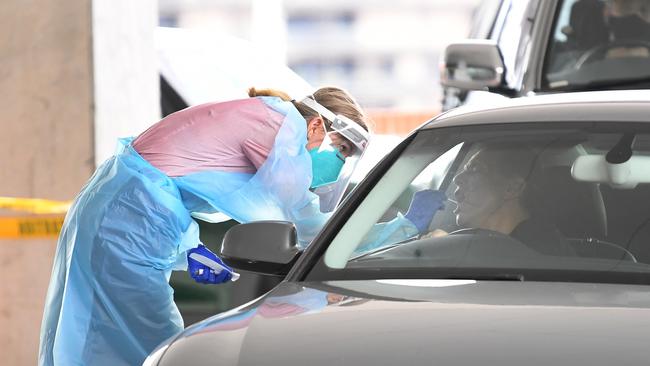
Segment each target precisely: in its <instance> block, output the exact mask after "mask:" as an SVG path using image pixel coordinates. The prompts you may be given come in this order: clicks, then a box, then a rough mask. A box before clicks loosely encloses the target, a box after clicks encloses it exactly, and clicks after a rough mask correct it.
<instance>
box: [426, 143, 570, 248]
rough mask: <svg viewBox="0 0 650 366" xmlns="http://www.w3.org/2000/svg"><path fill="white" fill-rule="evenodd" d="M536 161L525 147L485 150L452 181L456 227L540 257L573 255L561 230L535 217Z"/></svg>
mask: <svg viewBox="0 0 650 366" xmlns="http://www.w3.org/2000/svg"><path fill="white" fill-rule="evenodd" d="M536 160H537V154H536V153H535V151H534V150H532V149H531V148H528V147H526V146H525V145H523V144H516V143H508V144H505V143H485V144H482V145H481V146H480V148H479V150H478V151H477V152H476V153H475V154H474V155H473V156H472V157H471V158H470V159H469V160H468V162H467V164H465V166H464V167H463V168H462V169H461V170H460V172H459V173H458V174H457V175H456V176H455V177H454V183H455V184H456V186H457V188H456V190H455V191H454V198H455V201H456V205H457V207H456V209H455V210H454V214H455V216H456V223H457V225H458V226H459V227H461V228H475V229H484V230H490V231H496V232H499V233H502V234H507V235H510V236H511V237H512V238H514V239H517V240H518V241H520V242H522V243H524V244H525V245H526V246H528V247H529V248H531V249H533V250H535V251H537V252H539V253H542V254H547V255H572V254H573V250H572V249H571V248H570V247H569V245H568V243H567V242H566V240H565V239H564V238H563V236H562V234H561V233H560V232H559V231H558V230H557V228H556V227H555V226H554V225H553V224H552V223H551V222H549V221H548V220H545V219H544V218H542V215H540V214H537V211H538V210H537V207H536V203H535V202H534V201H535V197H539V195H538V193H537V192H536V191H537V189H536V187H535V179H534V177H533V176H534V174H533V171H534V168H535V165H536ZM436 235H440V231H438V232H437V234H436V233H433V235H432V236H436Z"/></svg>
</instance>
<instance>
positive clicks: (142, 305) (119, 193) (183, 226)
mask: <svg viewBox="0 0 650 366" xmlns="http://www.w3.org/2000/svg"><path fill="white" fill-rule="evenodd" d="M262 99H263V101H264V103H266V104H267V105H268V106H269V107H270V108H272V109H274V110H276V111H278V112H280V113H282V114H283V115H284V116H285V119H284V121H283V123H282V125H281V127H280V129H279V131H278V133H277V135H276V138H275V143H274V145H273V149H272V150H271V152H270V154H269V156H268V157H267V159H266V161H265V162H264V164H263V165H262V166H261V167H260V168H259V169H258V171H257V172H256V173H255V174H244V173H233V172H222V171H216V170H210V171H202V172H198V173H194V174H189V175H186V176H180V177H173V178H170V177H168V176H167V175H165V174H163V173H162V172H161V171H160V170H158V169H156V168H155V167H153V166H152V165H151V164H149V163H148V162H147V161H146V160H145V159H143V158H142V157H141V156H140V155H139V154H138V153H137V152H136V151H135V150H134V149H133V148H132V147H131V145H130V140H122V141H120V146H119V149H118V151H117V153H116V154H115V156H113V157H112V158H110V159H109V160H107V161H106V162H105V163H104V164H102V165H101V166H100V167H99V168H98V169H97V171H96V172H95V174H94V175H93V176H92V178H91V179H90V180H89V181H88V183H87V184H86V185H85V186H84V187H83V189H82V191H81V192H80V194H79V195H78V196H77V198H76V199H75V201H74V203H73V205H72V207H71V209H70V210H69V212H68V214H67V216H66V219H65V222H64V225H63V229H62V232H61V235H60V237H59V241H58V246H57V250H56V255H55V259H54V266H53V270H52V277H51V280H50V286H49V289H48V294H47V298H46V305H45V312H44V316H43V323H42V327H41V342H40V354H39V364H40V365H139V364H141V363H142V361H143V360H144V359H145V358H146V356H147V355H148V354H149V353H150V352H151V351H152V350H153V349H154V348H155V347H156V346H157V345H158V344H159V343H161V342H162V341H164V340H166V339H167V338H169V337H171V336H173V335H174V334H176V333H177V332H179V331H181V330H182V329H183V320H182V318H181V315H180V313H179V311H178V309H177V307H176V305H175V304H174V302H173V290H172V288H171V287H170V286H169V283H168V281H169V277H170V274H171V271H172V270H173V269H182V270H185V269H186V268H187V261H186V251H187V250H189V249H191V248H194V247H196V246H197V245H198V244H199V243H200V241H199V230H198V225H197V223H196V222H195V221H194V220H193V219H192V217H191V216H190V213H192V212H217V211H218V212H223V213H225V214H226V215H228V216H230V217H232V218H233V219H235V220H237V221H239V222H248V221H252V220H260V219H266V220H274V219H277V220H289V221H293V222H294V223H295V224H296V226H297V229H298V234H299V241H300V243H301V244H302V245H306V244H307V243H309V241H310V240H311V238H313V236H314V235H315V234H316V233H317V232H318V231H319V230H320V228H321V227H322V225H323V224H324V222H325V221H326V220H327V219H328V218H329V215H327V214H321V213H320V210H319V206H318V196H316V195H315V194H313V193H311V192H310V191H309V185H310V182H311V160H310V158H309V154H308V153H307V150H306V148H305V145H306V142H307V141H306V135H307V133H306V122H305V120H304V118H303V117H302V116H301V115H300V114H299V113H298V111H297V110H296V109H295V108H294V107H293V105H292V104H291V103H288V102H283V101H281V100H280V99H278V98H272V97H271V98H262Z"/></svg>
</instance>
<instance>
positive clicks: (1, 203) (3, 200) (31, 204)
mask: <svg viewBox="0 0 650 366" xmlns="http://www.w3.org/2000/svg"><path fill="white" fill-rule="evenodd" d="M71 204H72V201H51V200H44V199H40V198H14V197H0V209H9V210H14V211H23V212H30V213H35V214H60V213H63V214H64V213H66V212H67V211H68V209H69V208H70V205H71Z"/></svg>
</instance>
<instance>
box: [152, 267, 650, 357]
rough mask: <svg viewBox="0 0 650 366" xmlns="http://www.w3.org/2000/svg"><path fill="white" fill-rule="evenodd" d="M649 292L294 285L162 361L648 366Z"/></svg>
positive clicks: (402, 283)
mask: <svg viewBox="0 0 650 366" xmlns="http://www.w3.org/2000/svg"><path fill="white" fill-rule="evenodd" d="M649 340H650V287H648V286H632V285H607V284H598V285H597V284H577V283H571V284H568V283H534V282H489V281H480V282H476V281H462V280H452V281H447V280H377V281H337V282H322V283H288V282H284V283H282V284H280V285H279V286H278V287H276V288H275V289H274V290H273V291H271V292H270V293H269V294H267V295H265V296H263V297H262V298H260V299H259V300H256V301H254V302H252V303H250V304H248V305H244V306H242V307H240V308H237V309H235V310H233V311H229V312H226V313H223V314H220V315H217V316H215V317H212V318H209V319H206V320H205V321H203V322H201V323H198V324H195V325H194V326H192V327H189V328H187V329H186V330H185V331H184V332H183V333H181V334H180V336H178V337H177V338H176V339H175V340H174V341H173V342H172V343H171V344H170V345H169V347H168V348H167V349H166V350H165V352H164V355H163V357H162V360H161V362H160V363H159V365H181V364H200V365H207V364H219V365H310V366H317V365H391V366H394V365H395V364H400V363H401V364H407V365H474V364H477V365H478V364H480V365H500V366H504V365H544V366H547V365H551V364H571V365H590V366H592V365H613V364H617V365H642V364H647V362H648V360H649V359H650V347H648V341H649Z"/></svg>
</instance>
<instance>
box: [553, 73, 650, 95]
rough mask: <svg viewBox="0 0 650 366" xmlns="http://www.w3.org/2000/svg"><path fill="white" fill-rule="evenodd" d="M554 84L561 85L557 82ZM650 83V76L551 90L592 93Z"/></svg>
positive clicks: (593, 82)
mask: <svg viewBox="0 0 650 366" xmlns="http://www.w3.org/2000/svg"><path fill="white" fill-rule="evenodd" d="M553 83H560V82H559V81H555V82H553ZM646 83H650V76H648V77H642V78H635V79H616V80H594V81H590V82H588V83H582V84H569V83H568V81H567V84H565V85H563V86H558V87H555V88H550V89H549V90H552V91H591V90H603V89H607V88H616V87H623V86H634V85H639V84H646Z"/></svg>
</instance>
